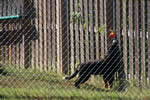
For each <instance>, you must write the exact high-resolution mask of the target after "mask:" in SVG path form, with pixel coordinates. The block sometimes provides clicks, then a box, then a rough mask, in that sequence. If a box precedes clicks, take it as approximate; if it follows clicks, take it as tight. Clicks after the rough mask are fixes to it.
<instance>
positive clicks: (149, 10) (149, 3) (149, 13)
mask: <svg viewBox="0 0 150 100" xmlns="http://www.w3.org/2000/svg"><path fill="white" fill-rule="evenodd" d="M147 20H148V21H147V29H148V82H149V84H150V0H147Z"/></svg>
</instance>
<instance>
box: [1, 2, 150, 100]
mask: <svg viewBox="0 0 150 100" xmlns="http://www.w3.org/2000/svg"><path fill="white" fill-rule="evenodd" d="M112 32H114V33H115V34H116V36H117V40H118V42H119V50H120V51H119V52H121V53H120V54H121V56H120V57H121V58H120V61H123V63H121V64H122V65H123V67H121V70H123V72H125V73H124V74H125V75H126V78H125V79H124V81H125V84H124V87H125V90H126V92H125V91H124V92H122V93H119V92H117V91H116V90H119V87H121V86H120V84H118V83H117V82H118V80H119V79H118V76H119V75H118V74H119V72H118V71H116V73H115V82H114V84H115V85H114V87H113V89H108V90H110V91H109V92H110V94H109V92H108V94H107V93H103V92H106V91H107V89H104V90H103V86H102V85H106V84H105V83H104V82H103V80H105V79H102V77H99V76H96V77H92V78H91V80H90V81H88V82H87V84H85V85H83V88H81V89H77V90H76V89H75V88H74V86H73V84H74V83H73V82H72V81H66V80H62V79H61V77H62V76H63V75H64V74H66V75H70V74H72V73H74V71H75V70H76V68H77V65H78V64H79V63H81V64H82V63H85V62H90V61H95V60H99V61H100V60H102V59H104V60H105V59H106V57H107V56H110V55H109V49H110V48H111V46H112V40H111V39H110V38H109V34H110V33H112ZM149 37H150V1H149V0H129V1H128V0H13V1H11V0H0V90H2V91H3V92H0V96H1V95H2V97H5V96H6V97H7V96H8V97H9V96H10V95H9V93H7V92H10V93H12V95H13V96H12V95H11V97H15V93H16V92H19V91H23V92H20V94H18V95H17V96H16V97H19V98H20V97H22V98H23V97H31V98H32V97H33V98H34V97H35V98H39V97H42V98H47V99H49V98H51V99H53V98H57V97H58V99H59V97H60V98H66V97H69V99H74V97H75V98H80V99H84V98H86V96H83V95H80V94H84V93H85V94H88V93H87V91H85V90H86V89H87V90H88V91H89V93H91V94H92V93H95V94H93V96H92V97H93V98H103V97H104V98H105V97H110V99H115V98H121V97H123V99H125V98H128V97H129V98H130V97H131V98H132V97H133V96H132V95H130V94H131V93H133V94H135V95H134V97H133V99H135V98H150V97H148V94H149V93H150V87H149V84H150V67H149V66H150V65H149V64H150V63H149V62H150V57H149V56H150V46H149V45H150V39H149ZM117 52H118V51H117V50H116V52H113V53H114V54H115V53H116V54H117ZM115 57H117V56H115ZM118 64H120V63H119V62H118ZM112 65H113V64H112ZM112 70H114V69H112ZM117 70H119V69H117ZM102 76H107V75H106V74H104V75H102ZM9 80H10V81H9ZM97 81H99V82H100V84H99V83H98V82H97ZM119 82H120V80H119ZM35 83H37V85H35ZM21 84H22V85H21ZM26 84H28V85H26ZM98 84H99V86H98V87H97V85H98ZM17 85H18V86H17ZM90 87H91V88H90ZM127 87H131V90H130V88H127ZM11 88H12V89H11ZM18 88H20V90H19V89H18ZM24 88H25V90H23V89H24ZM28 88H33V91H32V90H30V92H32V93H33V94H32V93H31V94H30V92H27V91H28ZM59 88H60V90H59ZM68 88H71V89H72V90H71V91H69V90H68ZM99 88H100V91H101V92H102V94H101V96H98V95H97V92H99V91H97V90H98V89H99ZM139 88H140V89H142V92H140V93H139V94H140V95H136V94H138V93H134V92H133V91H137V92H138V89H139ZM26 89H27V90H26ZM54 89H56V90H54ZM35 91H38V92H35ZM95 91H96V92H95ZM139 91H140V90H139ZM34 92H35V94H34ZM62 92H63V94H64V95H63V94H62V95H61V93H62ZM115 92H116V95H114V94H113V93H115ZM13 93H14V94H13ZM21 93H26V95H27V96H23V95H22V94H21ZM36 93H37V94H36ZM65 93H66V94H67V93H68V95H66V94H65ZM29 94H30V95H29ZM73 94H74V95H73ZM87 98H90V97H89V96H87Z"/></svg>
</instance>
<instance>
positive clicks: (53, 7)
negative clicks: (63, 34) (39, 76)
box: [52, 0, 66, 72]
mask: <svg viewBox="0 0 150 100" xmlns="http://www.w3.org/2000/svg"><path fill="white" fill-rule="evenodd" d="M55 7H56V3H55V0H52V67H53V71H54V72H55V71H56V30H55V24H56V13H55V12H56V8H55ZM64 27H66V26H64ZM64 27H63V28H64ZM62 48H63V47H62Z"/></svg>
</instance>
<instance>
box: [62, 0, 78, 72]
mask: <svg viewBox="0 0 150 100" xmlns="http://www.w3.org/2000/svg"><path fill="white" fill-rule="evenodd" d="M67 4H68V1H67V0H63V1H61V14H62V15H61V32H62V35H61V41H62V42H61V44H62V46H61V47H62V49H61V54H62V56H61V57H62V58H61V59H62V62H61V63H62V71H63V73H68V70H69V69H68V65H69V63H68V56H69V55H68V27H67V26H68V24H67V23H68V8H67ZM78 31H79V30H78ZM78 48H79V46H78Z"/></svg>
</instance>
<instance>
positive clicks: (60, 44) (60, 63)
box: [56, 0, 69, 73]
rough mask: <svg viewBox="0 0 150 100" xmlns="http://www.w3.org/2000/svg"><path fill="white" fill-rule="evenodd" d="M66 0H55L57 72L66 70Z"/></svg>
mask: <svg viewBox="0 0 150 100" xmlns="http://www.w3.org/2000/svg"><path fill="white" fill-rule="evenodd" d="M67 3H68V1H67V0H57V1H56V4H57V11H58V12H57V22H56V23H57V72H58V73H60V72H64V73H67V72H68V65H69V63H68V57H69V55H68V34H67V33H68V23H67V19H68V18H67V17H68V13H67V12H68V8H67Z"/></svg>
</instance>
